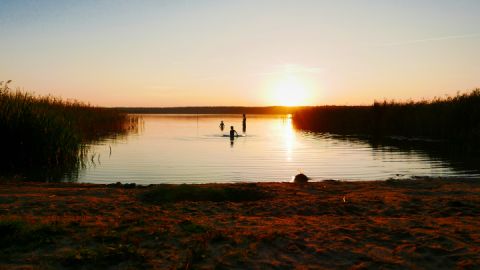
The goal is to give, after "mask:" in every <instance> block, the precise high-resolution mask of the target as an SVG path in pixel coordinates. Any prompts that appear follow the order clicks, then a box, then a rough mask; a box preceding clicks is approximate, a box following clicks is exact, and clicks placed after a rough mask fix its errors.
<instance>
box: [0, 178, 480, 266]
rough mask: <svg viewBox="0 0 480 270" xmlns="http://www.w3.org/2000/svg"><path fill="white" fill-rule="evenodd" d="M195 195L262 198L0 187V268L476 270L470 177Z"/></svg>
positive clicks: (477, 208)
mask: <svg viewBox="0 0 480 270" xmlns="http://www.w3.org/2000/svg"><path fill="white" fill-rule="evenodd" d="M170 187H172V188H176V186H170ZM197 187H200V188H207V189H208V188H218V189H225V188H227V189H228V188H237V189H244V188H245V189H251V190H257V191H261V192H262V193H263V194H266V195H268V196H266V197H265V198H261V199H247V200H245V201H240V202H235V201H229V200H219V201H209V200H200V201H185V200H181V201H177V202H152V201H146V200H145V199H144V198H145V197H143V196H142V194H145V193H146V192H149V191H151V190H154V189H156V188H157V187H155V186H149V187H138V186H137V187H133V186H122V185H113V186H106V185H91V184H48V183H46V184H45V183H42V184H39V183H14V182H12V183H1V184H0V269H72V268H73V269H92V268H104V269H376V268H384V269H479V268H480V181H479V180H461V179H456V180H453V179H423V180H419V179H416V180H389V181H383V182H338V181H325V182H316V183H308V184H305V185H297V184H293V183H258V184H207V185H199V186H197Z"/></svg>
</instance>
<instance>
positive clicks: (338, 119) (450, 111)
mask: <svg viewBox="0 0 480 270" xmlns="http://www.w3.org/2000/svg"><path fill="white" fill-rule="evenodd" d="M293 123H294V125H295V126H296V127H297V128H300V129H305V130H311V131H318V132H331V133H338V134H359V135H369V136H372V137H376V138H382V137H385V136H405V137H421V138H428V139H436V140H444V141H449V142H456V143H465V144H466V145H471V146H472V147H474V146H475V147H478V146H479V145H480V89H475V90H473V91H471V92H470V93H466V94H457V95H456V96H454V97H448V98H436V99H433V100H428V101H417V102H415V101H408V102H395V101H391V102H388V101H383V102H375V103H374V104H373V105H371V106H321V107H311V108H304V109H302V110H299V111H297V112H295V114H294V116H293Z"/></svg>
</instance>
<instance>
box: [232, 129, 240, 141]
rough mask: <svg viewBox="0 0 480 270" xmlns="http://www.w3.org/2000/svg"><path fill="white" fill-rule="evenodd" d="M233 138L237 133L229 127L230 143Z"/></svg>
mask: <svg viewBox="0 0 480 270" xmlns="http://www.w3.org/2000/svg"><path fill="white" fill-rule="evenodd" d="M235 136H238V133H237V131H236V130H235V129H233V126H231V127H230V141H233V140H234V139H235Z"/></svg>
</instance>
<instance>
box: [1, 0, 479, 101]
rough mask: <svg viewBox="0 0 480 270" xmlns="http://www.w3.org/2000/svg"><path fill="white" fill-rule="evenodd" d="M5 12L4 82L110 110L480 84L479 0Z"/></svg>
mask: <svg viewBox="0 0 480 270" xmlns="http://www.w3.org/2000/svg"><path fill="white" fill-rule="evenodd" d="M337 2H340V1H273V0H272V1H142V2H139V3H137V2H134V1H23V0H20V1H6V2H2V3H1V4H0V5H1V8H0V26H1V27H0V35H1V36H2V42H1V43H0V59H1V64H0V75H1V78H0V80H7V79H12V80H13V81H14V83H13V84H12V86H14V87H15V86H17V87H22V88H23V89H25V90H28V91H35V92H36V93H38V94H53V95H55V96H60V97H64V98H74V99H79V100H82V101H87V102H90V103H92V104H96V105H102V106H205V105H207V106H217V105H221V106H228V105H240V106H263V105H321V104H371V103H372V102H373V100H375V99H377V100H378V99H384V98H386V99H400V100H404V99H409V98H413V99H421V98H431V97H434V96H444V95H445V94H450V95H452V94H455V93H456V92H457V91H459V90H460V91H466V90H469V89H472V88H475V87H480V76H479V75H480V65H479V64H478V63H480V54H479V53H478V48H480V30H479V29H478V10H480V2H479V1H473V0H472V1H467V0H465V1H421V3H419V2H418V1H401V2H400V1H373V0H372V1H341V3H337Z"/></svg>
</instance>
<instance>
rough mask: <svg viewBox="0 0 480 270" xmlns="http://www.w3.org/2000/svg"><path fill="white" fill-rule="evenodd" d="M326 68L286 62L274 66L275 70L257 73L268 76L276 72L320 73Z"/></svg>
mask: <svg viewBox="0 0 480 270" xmlns="http://www.w3.org/2000/svg"><path fill="white" fill-rule="evenodd" d="M324 71H325V69H324V68H322V67H306V66H301V65H296V64H284V65H276V66H274V70H273V71H270V72H263V73H259V74H257V75H258V76H267V75H275V74H293V73H303V74H318V73H322V72H324Z"/></svg>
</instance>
